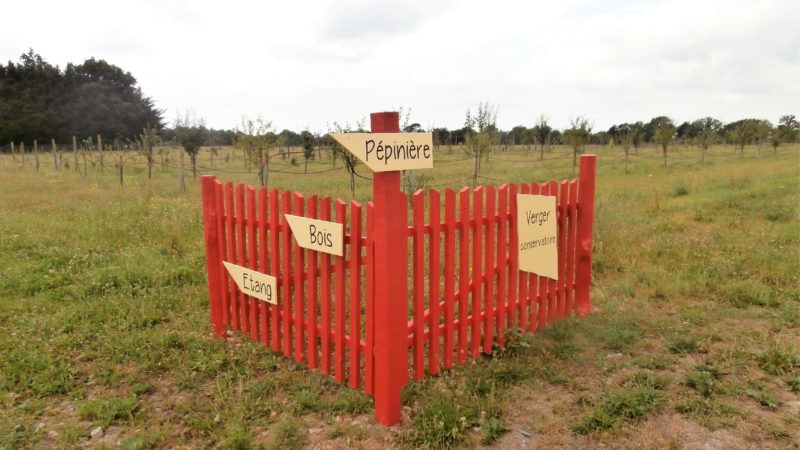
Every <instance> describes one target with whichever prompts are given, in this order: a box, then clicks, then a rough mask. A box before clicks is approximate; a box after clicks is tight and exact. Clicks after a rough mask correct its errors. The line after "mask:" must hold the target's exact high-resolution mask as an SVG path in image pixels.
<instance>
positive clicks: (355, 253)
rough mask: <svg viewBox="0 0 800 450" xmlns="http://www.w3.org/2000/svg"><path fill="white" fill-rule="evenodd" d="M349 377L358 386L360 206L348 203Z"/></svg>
mask: <svg viewBox="0 0 800 450" xmlns="http://www.w3.org/2000/svg"><path fill="white" fill-rule="evenodd" d="M349 331H350V332H349V335H350V377H349V384H350V387H352V388H357V387H358V386H359V385H360V377H359V368H360V365H361V357H360V354H361V204H360V203H358V202H357V201H355V200H352V201H351V202H350V329H349Z"/></svg>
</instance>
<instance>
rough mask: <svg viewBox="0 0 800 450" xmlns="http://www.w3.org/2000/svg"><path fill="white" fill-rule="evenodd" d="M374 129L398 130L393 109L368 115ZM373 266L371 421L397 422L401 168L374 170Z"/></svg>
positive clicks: (403, 212)
mask: <svg viewBox="0 0 800 450" xmlns="http://www.w3.org/2000/svg"><path fill="white" fill-rule="evenodd" d="M370 123H371V128H372V132H373V133H399V132H400V115H399V113H397V112H379V113H372V114H370ZM373 177H374V178H373V182H372V198H373V204H374V206H373V208H374V224H373V233H374V235H373V239H372V242H373V251H374V255H375V256H374V258H373V264H374V265H375V268H376V270H373V271H372V273H374V276H375V279H374V284H373V286H374V289H375V319H374V320H375V323H374V328H373V329H374V330H375V344H374V350H373V351H374V361H375V389H374V392H375V420H377V422H378V423H381V424H383V425H394V424H396V423H398V422H400V412H401V406H402V400H401V398H400V393H401V391H402V389H403V387H404V386H405V385H406V384H407V383H408V346H407V338H408V328H407V327H408V320H407V319H406V318H407V317H408V286H407V275H408V274H407V272H408V247H407V245H408V244H407V243H408V239H407V236H406V235H407V231H406V230H407V226H408V202H407V200H406V195H405V194H404V193H403V192H402V190H401V186H400V172H399V171H393V172H375V173H374V174H373Z"/></svg>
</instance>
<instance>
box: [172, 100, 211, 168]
mask: <svg viewBox="0 0 800 450" xmlns="http://www.w3.org/2000/svg"><path fill="white" fill-rule="evenodd" d="M207 132H208V130H207V129H206V123H205V120H203V119H202V118H197V117H195V116H194V114H192V113H191V112H189V111H186V112H185V113H184V115H182V116H181V115H180V114H178V117H177V118H175V137H176V138H177V139H178V143H179V144H180V145H181V147H183V150H184V151H185V152H186V153H187V154H188V155H189V158H190V159H191V161H192V176H193V177H194V178H197V154H198V153H199V152H200V147H202V146H203V144H205V140H206V134H207Z"/></svg>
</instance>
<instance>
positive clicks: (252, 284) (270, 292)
mask: <svg viewBox="0 0 800 450" xmlns="http://www.w3.org/2000/svg"><path fill="white" fill-rule="evenodd" d="M222 264H225V268H226V269H228V273H229V274H230V275H231V278H233V281H234V283H236V286H238V287H239V290H240V291H242V293H243V294H247V295H249V296H251V297H255V298H257V299H260V300H264V301H265V302H267V303H272V304H273V305H277V304H278V288H277V287H276V284H277V283H276V280H275V277H273V276H271V275H267V274H265V273H261V272H256V271H255V270H252V269H248V268H247V267H242V266H237V265H236V264H231V263H229V262H228V261H222Z"/></svg>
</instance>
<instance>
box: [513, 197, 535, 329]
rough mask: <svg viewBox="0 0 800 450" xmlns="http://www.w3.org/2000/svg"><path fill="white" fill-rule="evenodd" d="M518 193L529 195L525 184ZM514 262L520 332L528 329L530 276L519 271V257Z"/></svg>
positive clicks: (514, 250)
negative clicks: (517, 281) (517, 279)
mask: <svg viewBox="0 0 800 450" xmlns="http://www.w3.org/2000/svg"><path fill="white" fill-rule="evenodd" d="M519 193H520V194H530V188H529V187H528V185H527V184H525V183H522V184H521V185H520V186H519ZM516 211H517V209H516V207H515V208H514V214H517V212H516ZM515 234H516V232H515ZM518 246H519V241H517V246H515V247H513V248H512V249H511V251H512V252H513V253H515V254H516V253H517V252H518V250H517V248H518ZM516 261H517V272H518V273H519V291H518V294H519V295H518V297H519V311H518V313H517V314H518V317H519V328H520V330H527V329H528V300H529V297H528V284H529V283H530V281H529V278H530V275H531V274H530V273H528V272H522V271H520V270H519V256H517V260H516Z"/></svg>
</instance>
